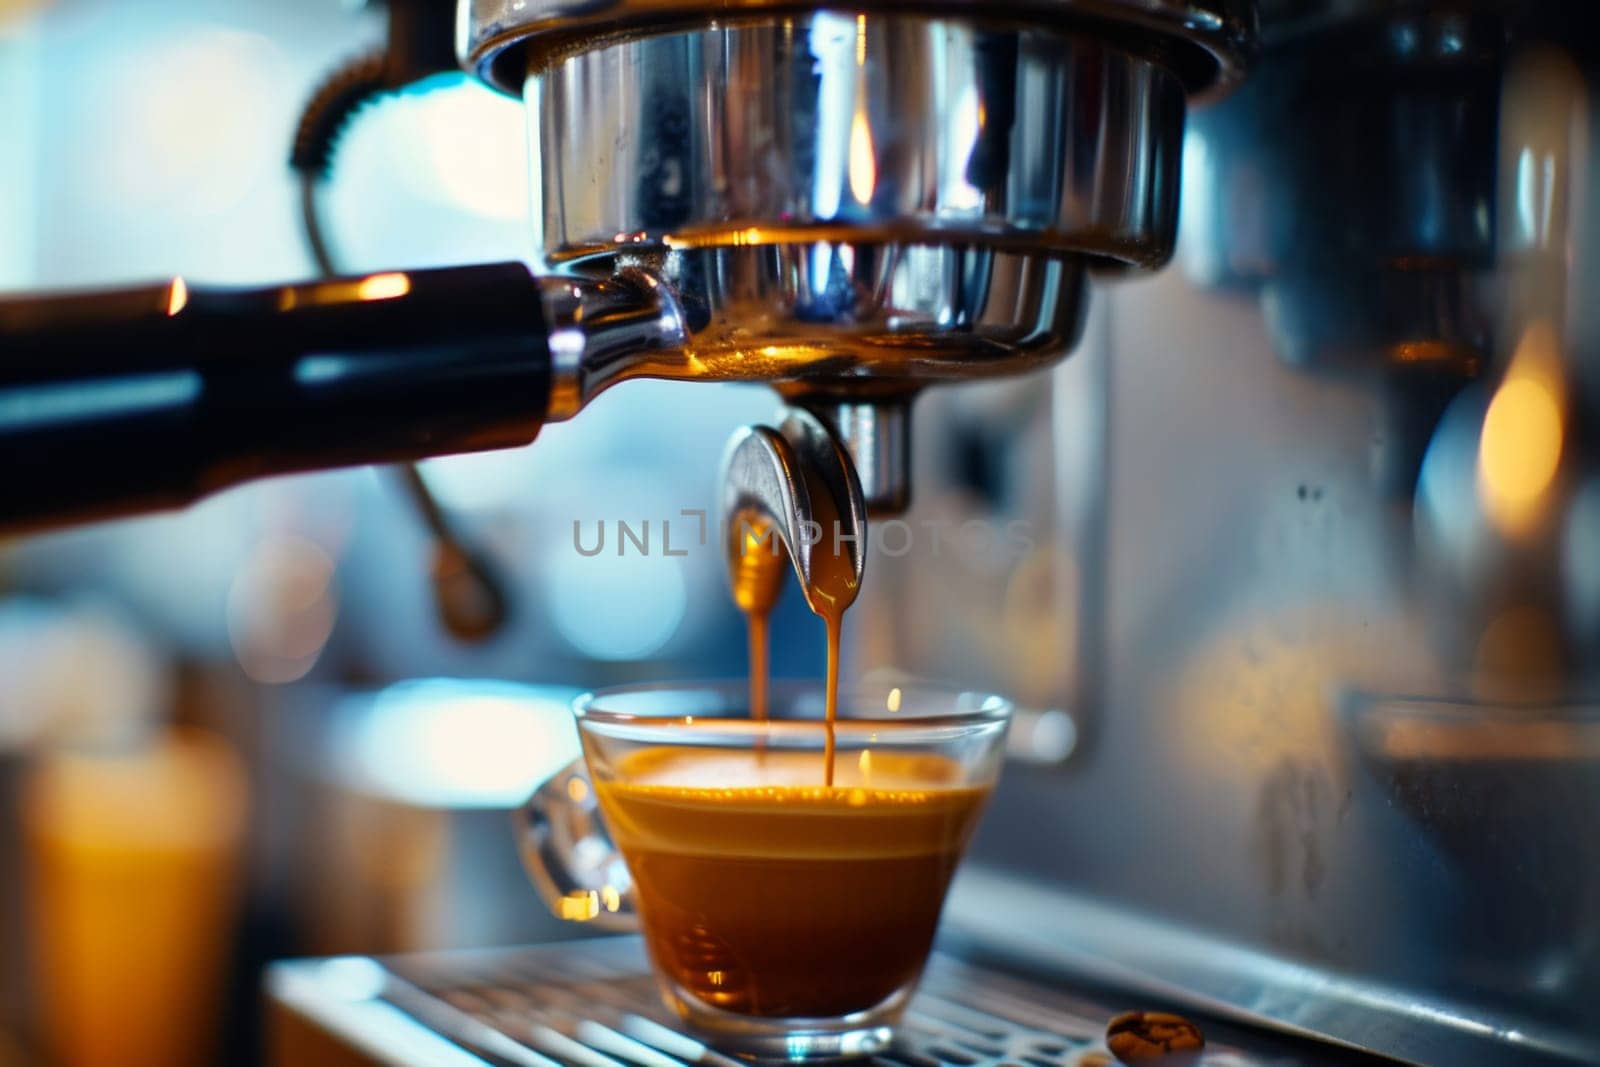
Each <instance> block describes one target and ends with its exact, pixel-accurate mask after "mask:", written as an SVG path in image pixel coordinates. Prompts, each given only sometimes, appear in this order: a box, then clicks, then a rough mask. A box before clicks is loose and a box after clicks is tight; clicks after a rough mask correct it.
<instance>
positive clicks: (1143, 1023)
mask: <svg viewBox="0 0 1600 1067" xmlns="http://www.w3.org/2000/svg"><path fill="white" fill-rule="evenodd" d="M1106 1047H1107V1048H1109V1049H1110V1050H1111V1053H1112V1055H1114V1056H1116V1057H1117V1059H1119V1060H1121V1061H1122V1062H1123V1063H1126V1064H1136V1065H1138V1067H1188V1065H1191V1064H1197V1063H1199V1062H1200V1050H1201V1049H1203V1048H1205V1047H1206V1039H1205V1036H1204V1035H1203V1034H1201V1033H1200V1028H1199V1027H1198V1026H1196V1025H1195V1024H1194V1023H1192V1022H1190V1021H1189V1020H1188V1019H1185V1018H1184V1017H1183V1016H1181V1015H1173V1014H1171V1013H1170V1012H1164V1011H1129V1012H1124V1013H1123V1014H1121V1015H1119V1016H1117V1017H1116V1018H1115V1019H1112V1020H1111V1022H1110V1024H1109V1025H1107V1027H1106Z"/></svg>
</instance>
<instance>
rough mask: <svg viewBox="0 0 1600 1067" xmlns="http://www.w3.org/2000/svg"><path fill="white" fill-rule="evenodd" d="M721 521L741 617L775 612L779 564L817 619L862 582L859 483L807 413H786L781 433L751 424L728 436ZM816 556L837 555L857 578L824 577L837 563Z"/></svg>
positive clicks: (832, 613) (838, 607)
mask: <svg viewBox="0 0 1600 1067" xmlns="http://www.w3.org/2000/svg"><path fill="white" fill-rule="evenodd" d="M718 526H719V528H720V529H721V530H723V531H724V541H723V548H724V551H725V552H726V553H727V559H728V573H729V577H730V579H731V581H732V583H733V587H734V590H735V594H734V595H735V599H736V600H738V601H739V606H740V608H741V609H743V610H744V611H746V612H747V613H753V614H758V615H761V616H763V617H765V616H766V615H767V614H768V613H770V612H771V610H772V607H773V603H774V602H775V601H776V600H777V597H778V593H779V592H780V591H781V590H782V588H783V586H782V584H781V578H782V574H783V570H784V564H785V561H788V562H792V563H793V565H794V571H795V574H796V576H797V577H798V578H799V579H800V591H801V593H802V594H803V595H804V596H805V598H806V604H807V605H809V606H810V608H811V610H812V611H814V612H815V613H816V614H818V615H821V616H824V617H837V615H838V614H839V613H840V612H842V611H843V610H845V609H846V608H848V607H849V606H850V604H851V602H853V601H854V600H855V598H856V594H857V591H858V590H859V589H860V588H861V575H862V571H863V569H864V567H865V565H866V557H867V510H866V503H865V501H864V500H863V499H862V496H861V484H860V482H859V481H858V480H857V479H856V474H855V471H854V469H853V468H852V466H851V463H850V460H849V458H848V456H847V454H846V453H845V451H844V450H843V448H842V447H841V446H840V444H839V442H838V441H836V440H835V439H834V437H833V435H832V434H831V433H830V432H829V431H828V428H827V427H825V426H824V425H823V424H822V423H821V422H820V421H818V420H817V418H816V417H815V416H813V415H811V414H809V413H807V412H804V411H793V410H791V411H790V412H788V414H787V417H785V418H784V420H783V422H782V423H781V424H780V425H779V427H778V428H777V429H772V428H771V427H768V426H748V427H745V428H744V429H742V430H740V431H739V432H738V433H737V434H735V435H734V438H733V440H732V441H731V442H730V443H729V446H728V455H727V458H726V459H725V460H724V461H723V466H722V498H721V504H720V508H719V514H718ZM773 538H776V540H773ZM822 555H826V556H828V557H833V556H836V555H839V556H843V557H844V560H845V566H846V567H847V568H848V570H849V571H850V572H851V573H852V574H853V575H854V581H853V582H848V583H841V582H839V581H838V580H837V578H836V577H835V576H833V575H831V573H830V572H831V571H832V570H833V568H834V567H835V566H836V565H835V564H822V565H819V564H818V563H817V558H818V557H819V556H822ZM819 566H821V567H823V568H824V573H823V574H822V575H819V573H818V570H819Z"/></svg>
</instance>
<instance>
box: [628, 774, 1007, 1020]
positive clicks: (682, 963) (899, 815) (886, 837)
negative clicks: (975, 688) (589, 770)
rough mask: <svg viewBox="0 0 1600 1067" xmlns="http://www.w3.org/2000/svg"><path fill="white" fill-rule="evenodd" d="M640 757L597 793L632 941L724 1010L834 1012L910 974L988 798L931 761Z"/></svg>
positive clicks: (865, 1001)
mask: <svg viewBox="0 0 1600 1067" xmlns="http://www.w3.org/2000/svg"><path fill="white" fill-rule="evenodd" d="M824 758H825V757H821V756H819V755H818V754H817V753H816V752H794V751H783V750H768V751H767V752H765V753H760V754H758V753H756V752H754V751H752V750H749V749H733V748H708V749H699V750H695V751H688V750H684V749H677V748H665V747H663V748H649V749H643V750H640V751H636V752H633V753H631V754H630V755H629V756H627V757H626V758H625V759H624V760H622V761H621V762H620V764H619V765H618V767H617V774H616V776H615V778H614V779H612V780H605V781H600V782H598V783H597V788H598V791H599V799H600V803H601V805H602V807H603V808H604V811H605V815H606V823H607V825H608V826H610V827H611V830H612V834H613V836H614V838H615V840H616V842H617V845H618V847H619V848H620V849H621V850H622V853H623V856H624V857H625V858H626V860H627V862H628V868H629V870H630V871H632V873H633V877H634V884H635V886H636V890H637V893H638V905H639V911H640V914H641V917H642V918H643V920H644V922H643V927H644V932H645V942H646V945H647V946H648V948H649V951H650V954H651V956H652V958H653V959H654V960H655V962H656V965H657V966H658V968H659V969H660V970H661V971H662V972H663V973H665V974H666V975H668V976H669V977H670V978H671V980H672V981H673V983H675V984H676V985H677V986H678V987H679V988H680V989H681V990H683V991H684V992H686V993H689V994H691V995H693V996H694V997H695V998H696V999H698V1000H700V1001H703V1002H704V1003H707V1004H711V1005H714V1006H716V1007H719V1008H723V1009H726V1010H728V1011H733V1012H739V1013H742V1014H750V1015H763V1016H784V1017H797V1016H832V1015H839V1014H845V1013H849V1012H855V1011H861V1010H864V1009H866V1008H868V1007H871V1006H873V1005H875V1004H877V1003H879V1002H880V1001H882V1000H884V999H885V998H886V997H888V996H890V995H891V994H893V993H894V992H896V991H897V990H899V989H902V988H904V987H906V986H907V985H908V984H909V983H910V982H911V981H912V980H914V979H915V977H916V975H917V973H918V971H919V970H920V969H921V967H922V962H923V960H924V959H925V958H926V957H927V954H928V950H929V947H930V946H931V944H932V941H933V935H934V930H935V927H936V926H937V925H938V921H939V911H940V907H941V905H942V903H943V900H944V894H945V890H946V888H947V887H948V885H949V882H950V877H951V875H952V874H953V873H954V871H955V867H956V863H957V861H958V860H959V858H960V856H961V850H962V848H963V846H964V845H965V843H966V839H967V837H968V835H969V834H970V833H971V831H972V827H973V825H974V823H975V822H976V821H977V817H978V813H979V809H980V808H981V807H982V804H983V800H984V797H985V795H986V793H987V790H986V789H983V788H973V787H971V786H964V785H961V784H959V783H960V781H961V777H960V768H959V767H958V766H957V764H956V763H955V762H954V761H952V760H949V759H946V758H945V757H943V756H936V755H926V754H911V753H896V752H888V751H864V752H862V753H861V754H860V756H859V758H858V759H854V760H850V761H847V762H846V763H845V764H843V765H842V766H841V767H840V768H839V774H838V780H837V784H830V785H817V784H816V782H817V780H818V778H819V777H820V776H821V774H822V771H823V766H822V764H823V760H824Z"/></svg>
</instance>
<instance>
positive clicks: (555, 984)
mask: <svg viewBox="0 0 1600 1067" xmlns="http://www.w3.org/2000/svg"><path fill="white" fill-rule="evenodd" d="M268 990H269V993H270V994H271V996H272V998H273V1000H274V1002H275V1005H276V1007H277V1008H278V1009H280V1010H279V1013H278V1015H279V1021H278V1024H277V1026H276V1028H275V1029H276V1030H277V1035H276V1040H275V1042H274V1043H275V1046H276V1047H275V1050H274V1052H275V1055H274V1059H273V1062H275V1063H298V1062H306V1061H307V1060H308V1059H309V1054H308V1053H307V1052H306V1045H305V1041H306V1032H307V1029H308V1027H309V1029H311V1030H315V1031H319V1032H320V1034H321V1035H322V1036H323V1037H325V1038H327V1039H329V1042H328V1043H335V1042H336V1043H338V1044H340V1045H342V1046H344V1047H345V1048H346V1050H347V1051H349V1052H350V1053H351V1055H350V1056H349V1058H348V1060H347V1062H352V1063H361V1062H376V1063H392V1064H401V1063H429V1064H433V1063H439V1064H461V1065H463V1067H466V1065H474V1064H494V1065H517V1067H551V1065H553V1064H568V1065H573V1067H674V1065H680V1064H706V1065H715V1067H735V1065H737V1064H741V1063H742V1061H739V1060H735V1059H732V1058H730V1057H727V1056H724V1055H720V1054H718V1053H716V1052H714V1051H712V1050H711V1049H709V1048H707V1047H706V1046H705V1045H703V1044H701V1043H700V1042H699V1041H696V1040H695V1039H694V1038H692V1037H690V1036H688V1035H686V1034H685V1033H684V1032H683V1031H682V1030H681V1029H679V1024H678V1021H677V1019H676V1017H675V1016H673V1015H672V1014H671V1013H670V1012H669V1011H668V1010H667V1009H666V1007H665V1006H664V1005H663V1004H662V1002H661V999H660V997H659V996H658V994H657V992H656V987H655V983H654V980H653V979H652V978H651V977H650V974H649V973H648V969H647V965H646V963H645V959H644V953H643V949H642V946H641V944H640V942H639V941H638V939H637V938H632V937H626V938H608V939H605V940H598V941H581V942H571V943H566V944H557V945H545V946H540V947H534V948H521V949H505V950H493V951H480V952H463V953H450V954H442V955H432V956H415V957H401V958H395V959H384V960H372V959H367V958H364V957H345V958H340V959H332V960H312V961H299V962H293V963H282V964H278V965H276V966H275V967H274V968H273V969H272V971H271V972H270V974H269V977H268ZM1154 1006H1155V1005H1149V1004H1129V1003H1117V1002H1115V1001H1114V1000H1112V999H1110V998H1106V997H1102V996H1099V995H1094V994H1090V995H1084V994H1080V993H1078V992H1076V991H1065V990H1060V989H1057V988H1053V987H1046V986H1044V985H1041V984H1037V983H1034V982H1032V981H1029V980H1027V979H1024V978H1020V977H1016V976H1013V975H1009V974H1006V973H1003V972H1000V971H997V970H994V969H991V968H988V967H983V966H978V965H975V964H972V963H968V962H965V961H961V960H957V959H955V958H952V957H950V956H947V955H943V954H936V955H935V957H934V958H933V960H932V961H931V962H930V964H929V966H928V970H927V973H926V974H925V976H924V978H923V981H922V985H921V989H920V991H919V992H918V994H917V996H916V999H915V1000H914V1001H913V1002H912V1004H911V1008H910V1010H909V1012H908V1013H907V1015H906V1018H905V1021H904V1023H903V1024H902V1026H901V1034H902V1040H901V1043H900V1044H898V1045H896V1046H895V1047H894V1048H893V1049H891V1051H890V1052H889V1053H887V1054H885V1055H882V1056H878V1057H876V1058H875V1059H874V1060H873V1061H871V1062H872V1063H873V1064H874V1065H881V1067H1090V1065H1099V1067H1113V1065H1115V1064H1116V1062H1117V1061H1116V1060H1114V1059H1112V1058H1111V1057H1110V1056H1109V1055H1108V1053H1107V1051H1106V1048H1105V1045H1104V1041H1103V1038H1104V1034H1105V1027H1106V1023H1107V1021H1108V1020H1109V1019H1111V1018H1112V1017H1113V1016H1115V1015H1117V1014H1119V1013H1120V1012H1122V1011H1125V1010H1128V1009H1129V1008H1136V1007H1154ZM285 1013H288V1014H289V1015H292V1016H295V1017H297V1018H295V1019H293V1020H286V1019H285V1018H284V1016H285ZM1197 1021H1198V1022H1199V1023H1200V1025H1201V1027H1202V1029H1203V1030H1204V1031H1205V1033H1206V1037H1207V1044H1206V1051H1205V1053H1204V1055H1203V1056H1202V1057H1201V1058H1200V1060H1199V1065H1201V1067H1251V1065H1258V1064H1259V1065H1268V1064H1270V1065H1275V1067H1278V1065H1289V1064H1352V1063H1375V1062H1388V1061H1379V1060H1376V1059H1373V1058H1371V1057H1367V1056H1362V1055H1358V1054H1356V1053H1353V1052H1348V1051H1346V1050H1343V1049H1340V1048H1335V1047H1331V1046H1321V1045H1317V1044H1314V1043H1310V1042H1302V1041H1298V1040H1295V1039H1291V1038H1285V1037H1281V1036H1279V1035H1275V1034H1268V1033H1263V1032H1255V1031H1250V1030H1247V1029H1244V1028H1241V1027H1237V1026H1231V1025H1227V1024H1224V1023H1220V1022H1213V1021H1209V1020H1205V1019H1200V1020H1197ZM286 1031H287V1032H290V1034H291V1037H290V1039H288V1040H284V1039H283V1037H282V1035H283V1033H285V1032H286ZM316 1062H319V1063H332V1062H338V1061H337V1059H336V1058H334V1057H330V1056H329V1055H328V1054H327V1053H326V1052H325V1051H324V1052H321V1053H319V1054H318V1055H317V1057H316Z"/></svg>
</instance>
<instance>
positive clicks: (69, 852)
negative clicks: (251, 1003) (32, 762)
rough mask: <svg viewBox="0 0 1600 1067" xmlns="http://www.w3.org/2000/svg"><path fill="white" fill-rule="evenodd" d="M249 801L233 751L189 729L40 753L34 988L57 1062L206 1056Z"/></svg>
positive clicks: (129, 1064) (29, 820) (33, 849)
mask: <svg viewBox="0 0 1600 1067" xmlns="http://www.w3.org/2000/svg"><path fill="white" fill-rule="evenodd" d="M245 808H246V779H245V771H244V767H243V765H242V763H241V761H240V760H239V758H238V757H237V756H236V755H235V754H234V752H233V750H232V749H231V748H230V747H229V746H228V745H227V744H226V743H225V742H224V741H222V740H221V739H220V738H217V737H214V736H212V735H209V734H205V733H202V732H199V731H188V730H185V731H176V732H173V733H170V734H168V735H166V736H164V737H162V738H160V739H158V740H156V741H154V742H152V743H150V744H148V745H145V746H141V747H138V748H135V749H129V750H118V751H116V752H114V753H71V754H61V755H55V756H51V757H47V758H46V759H45V760H44V761H43V762H42V763H41V765H40V766H39V767H38V768H37V770H36V771H35V772H34V773H33V774H32V775H31V777H30V779H29V781H28V783H27V785H26V787H25V792H24V803H23V813H22V814H23V820H24V833H25V835H26V839H27V842H28V853H29V867H30V868H31V890H32V891H31V894H30V899H29V908H30V912H29V914H30V917H31V923H30V926H31V932H32V936H33V945H32V949H33V963H34V967H35V970H36V974H37V984H36V986H35V990H36V996H37V1000H38V1001H39V1006H40V1009H41V1018H42V1022H43V1035H42V1036H43V1038H44V1040H45V1043H46V1045H47V1047H48V1049H49V1052H50V1054H51V1056H52V1058H53V1060H54V1061H55V1062H58V1063H60V1064H62V1065H64V1067H92V1065H101V1064H119V1065H122V1067H142V1065H146V1064H149V1065H155V1064H172V1065H184V1064H195V1063H201V1062H206V1061H209V1060H211V1059H212V1058H213V1057H214V1056H215V1053H216V1051H217V1050H216V1048H215V1046H214V1042H215V1038H216V1034H217V1023H218V1019H219V1015H220V1012H221V1009H222V1006H223V1004H222V997H223V992H224V988H225V986H226V979H227V977H228V958H229V950H230V948H231V938H232V931H233V928H234V922H235V918H236V915H237V910H238V899H239V887H240V884H241V883H240V878H239V870H238V867H239V860H240V841H241V838H242V835H243V829H244V817H245Z"/></svg>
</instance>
